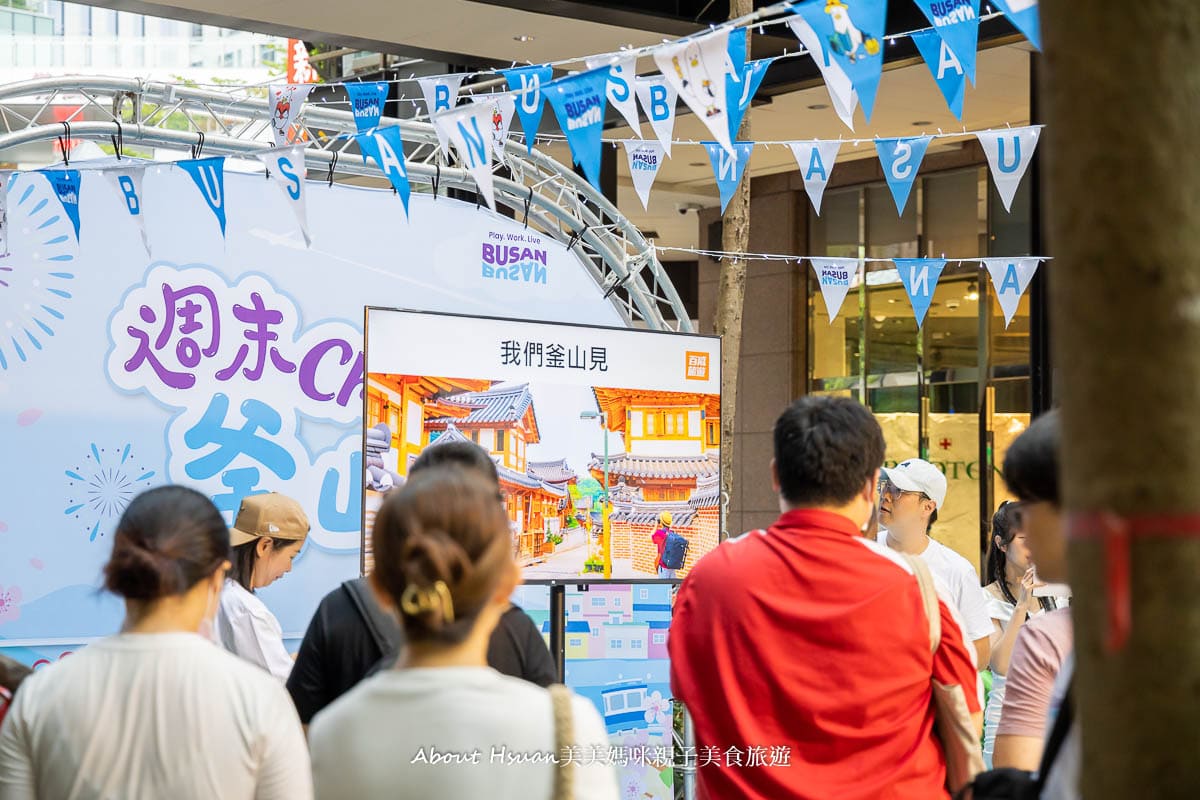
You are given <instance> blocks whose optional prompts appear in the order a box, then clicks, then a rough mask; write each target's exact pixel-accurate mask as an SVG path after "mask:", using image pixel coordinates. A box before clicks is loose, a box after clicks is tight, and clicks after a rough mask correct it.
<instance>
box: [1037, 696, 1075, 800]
mask: <svg viewBox="0 0 1200 800" xmlns="http://www.w3.org/2000/svg"><path fill="white" fill-rule="evenodd" d="M1074 682H1075V681H1074V680H1072V681H1071V684H1072V685H1069V686H1068V687H1067V693H1066V694H1065V695H1063V701H1062V705H1061V706H1059V707H1058V716H1057V717H1055V719H1054V727H1053V728H1051V729H1050V738H1049V739H1047V740H1046V748H1045V749H1044V750H1043V751H1042V761H1041V763H1040V764H1039V765H1038V777H1037V794H1036V795H1034V796H1035V797H1041V794H1042V788H1043V787H1044V786H1045V785H1046V779H1047V777H1048V776H1049V774H1050V767H1052V766H1053V765H1054V759H1056V758H1057V757H1058V754H1059V751H1061V750H1062V746H1063V742H1064V741H1065V740H1066V738H1067V733H1068V732H1069V731H1070V730H1071V722H1072V720H1073V718H1074V716H1075V710H1074V706H1073V704H1072V703H1071V691H1072V688H1073V684H1074Z"/></svg>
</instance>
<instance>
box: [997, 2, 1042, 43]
mask: <svg viewBox="0 0 1200 800" xmlns="http://www.w3.org/2000/svg"><path fill="white" fill-rule="evenodd" d="M995 2H996V5H998V6H1000V10H1001V11H1003V12H1004V16H1006V17H1008V21H1009V22H1011V23H1012V24H1013V27H1014V28H1016V29H1017V30H1019V31H1020V32H1021V33H1023V34H1025V38H1026V39H1028V40H1029V43H1030V44H1031V45H1033V46H1034V47H1035V48H1037V49H1038V50H1041V49H1042V25H1041V23H1040V22H1039V21H1038V0H995Z"/></svg>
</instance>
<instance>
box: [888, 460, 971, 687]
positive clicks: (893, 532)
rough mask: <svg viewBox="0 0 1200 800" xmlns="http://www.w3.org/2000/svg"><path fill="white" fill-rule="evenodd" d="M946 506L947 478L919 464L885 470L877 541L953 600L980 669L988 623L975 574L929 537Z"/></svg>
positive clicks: (901, 465)
mask: <svg viewBox="0 0 1200 800" xmlns="http://www.w3.org/2000/svg"><path fill="white" fill-rule="evenodd" d="M945 501H946V476H945V475H944V474H942V471H941V470H940V469H938V468H937V467H935V466H934V465H933V464H930V463H929V462H928V461H925V460H923V459H920V458H910V459H909V460H907V461H903V462H901V463H900V464H897V465H896V466H894V467H890V468H888V469H884V470H883V471H882V474H881V476H880V491H879V527H880V531H879V534H878V541H879V543H880V544H886V545H887V546H888V547H890V548H892V549H893V550H898V551H900V552H902V553H907V554H908V555H912V556H920V557H921V560H922V561H924V562H925V564H926V566H928V567H929V571H930V572H932V573H933V576H934V578H935V579H936V580H938V581H939V582H940V583H941V584H942V586H943V588H945V589H946V590H947V591H948V592H949V593H950V596H951V597H953V598H954V602H955V605H957V606H958V613H959V615H960V616H961V617H962V619H963V623H964V625H965V632H966V635H967V638H968V639H970V640H971V641H972V642H974V643H975V653H976V655H977V656H978V659H979V660H978V661H977V662H976V663H977V664H978V665H979V667H980V668H983V667H985V666H986V665H987V663H988V656H989V655H991V645H990V643H989V637H990V636H991V634H992V620H991V618H990V615H989V614H988V611H987V596H986V595H985V594H984V590H983V587H982V586H981V585H980V583H979V573H977V572H976V571H975V568H974V567H973V566H971V562H969V561H967V560H966V559H965V558H963V557H962V556H960V555H959V554H958V553H956V552H954V551H953V550H951V549H950V548H949V547H946V546H945V545H944V544H942V543H941V542H938V541H937V540H935V539H933V538H931V537H930V535H929V531H930V530H931V529H932V528H933V523H934V522H936V521H937V513H938V511H939V510H941V508H942V504H943V503H944V502H945Z"/></svg>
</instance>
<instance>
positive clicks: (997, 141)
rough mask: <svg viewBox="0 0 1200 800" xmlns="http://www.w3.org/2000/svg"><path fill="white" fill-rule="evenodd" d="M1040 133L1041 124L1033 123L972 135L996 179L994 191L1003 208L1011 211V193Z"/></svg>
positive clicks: (1015, 187) (1028, 160)
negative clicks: (980, 146)
mask: <svg viewBox="0 0 1200 800" xmlns="http://www.w3.org/2000/svg"><path fill="white" fill-rule="evenodd" d="M1041 132H1042V129H1041V127H1040V126H1036V125H1035V126H1031V127H1028V128H1006V129H1005V130H1002V131H980V132H979V133H977V134H975V135H976V136H977V137H978V138H979V144H981V145H983V153H984V155H986V156H987V160H988V166H989V167H991V169H992V180H993V181H995V182H996V191H997V192H999V193H1000V199H1001V200H1002V201H1003V202H1004V210H1005V211H1011V210H1012V200H1013V195H1015V194H1016V193H1017V187H1018V186H1020V185H1021V178H1023V177H1025V170H1026V169H1028V168H1029V162H1030V161H1032V160H1033V151H1034V150H1035V149H1036V148H1037V143H1038V135H1039V134H1040V133H1041Z"/></svg>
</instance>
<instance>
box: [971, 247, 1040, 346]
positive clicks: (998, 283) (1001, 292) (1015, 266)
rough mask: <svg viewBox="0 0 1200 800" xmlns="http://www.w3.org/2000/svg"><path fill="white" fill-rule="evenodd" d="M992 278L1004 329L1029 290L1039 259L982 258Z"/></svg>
mask: <svg viewBox="0 0 1200 800" xmlns="http://www.w3.org/2000/svg"><path fill="white" fill-rule="evenodd" d="M981 261H983V265H984V266H985V267H987V271H988V274H989V275H991V276H992V286H993V287H994V288H995V290H996V300H997V301H998V302H999V303H1000V310H1001V311H1003V312H1004V328H1005V329H1006V330H1007V329H1008V326H1009V323H1011V322H1012V319H1013V317H1014V316H1015V315H1016V313H1017V306H1019V305H1020V303H1021V296H1022V295H1023V294H1025V290H1026V289H1028V288H1029V282H1030V281H1031V280H1033V273H1035V272H1037V268H1038V264H1039V263H1040V260H1039V259H1036V258H984V259H981Z"/></svg>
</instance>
